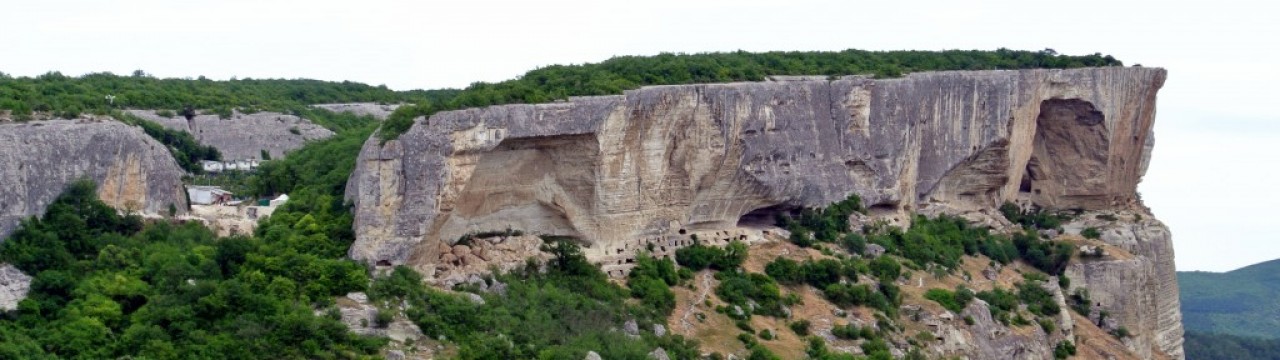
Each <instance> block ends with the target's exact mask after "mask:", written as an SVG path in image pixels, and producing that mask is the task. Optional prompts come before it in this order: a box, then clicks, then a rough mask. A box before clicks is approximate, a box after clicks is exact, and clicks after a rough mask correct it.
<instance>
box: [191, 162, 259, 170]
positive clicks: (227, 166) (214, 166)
mask: <svg viewBox="0 0 1280 360" xmlns="http://www.w3.org/2000/svg"><path fill="white" fill-rule="evenodd" d="M258 164H259V162H258V159H244V160H234V161H209V160H204V161H201V162H200V166H201V167H203V168H204V172H207V173H219V172H223V171H231V170H240V171H249V170H253V169H257V168H258Z"/></svg>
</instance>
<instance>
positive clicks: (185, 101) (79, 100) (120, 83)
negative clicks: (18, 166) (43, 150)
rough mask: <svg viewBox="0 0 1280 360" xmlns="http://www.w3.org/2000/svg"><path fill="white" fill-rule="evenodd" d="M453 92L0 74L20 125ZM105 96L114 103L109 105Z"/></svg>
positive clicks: (0, 92)
mask: <svg viewBox="0 0 1280 360" xmlns="http://www.w3.org/2000/svg"><path fill="white" fill-rule="evenodd" d="M455 92H456V91H455V90H414V91H393V90H390V89H387V88H386V87H385V86H377V87H375V86H370V85H365V84H361V83H354V82H349V81H344V82H328V81H319V80H306V79H296V80H284V79H258V80H255V79H239V80H228V81H215V80H210V79H207V78H205V77H203V76H201V77H199V78H197V79H160V78H156V77H153V76H150V75H147V74H146V73H144V72H142V71H141V70H139V71H135V72H134V73H133V74H132V75H129V76H121V75H114V74H111V73H94V74H87V75H83V76H67V75H63V74H62V73H59V72H49V73H46V74H44V75H40V76H36V77H11V76H8V75H4V74H3V73H0V110H8V111H10V112H12V116H13V117H14V118H16V119H18V120H22V119H27V118H30V116H31V115H32V113H33V112H41V113H50V114H53V115H55V116H57V117H63V118H75V117H76V116H79V115H80V114H82V113H93V114H99V115H106V114H109V113H110V111H111V110H113V109H157V110H171V111H174V112H182V111H183V110H188V111H194V110H208V111H210V112H214V113H221V114H230V113H231V109H239V110H241V111H243V112H250V113H251V112H256V111H260V110H266V111H279V112H288V113H296V112H299V111H303V110H304V109H306V107H307V105H311V104H322V103H343V102H379V103H408V102H422V101H438V100H441V99H443V98H447V97H448V96H450V95H452V94H453V93H455ZM108 96H113V97H114V98H112V99H108V98H107V97H108Z"/></svg>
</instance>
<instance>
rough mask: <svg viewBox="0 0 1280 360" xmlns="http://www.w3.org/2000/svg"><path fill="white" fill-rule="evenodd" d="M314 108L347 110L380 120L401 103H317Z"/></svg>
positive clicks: (336, 110)
mask: <svg viewBox="0 0 1280 360" xmlns="http://www.w3.org/2000/svg"><path fill="white" fill-rule="evenodd" d="M311 107H313V108H317V109H325V110H329V111H332V112H338V113H341V112H345V113H351V114H353V115H357V116H372V117H374V118H376V119H378V120H386V119H387V117H389V116H391V113H393V112H395V111H396V109H398V108H400V104H378V103H346V104H315V105H311Z"/></svg>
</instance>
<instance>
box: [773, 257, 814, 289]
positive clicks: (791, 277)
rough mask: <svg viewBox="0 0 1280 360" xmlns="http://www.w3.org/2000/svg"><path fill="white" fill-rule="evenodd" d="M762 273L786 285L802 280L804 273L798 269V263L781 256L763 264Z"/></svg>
mask: <svg viewBox="0 0 1280 360" xmlns="http://www.w3.org/2000/svg"><path fill="white" fill-rule="evenodd" d="M764 273H765V274H768V275H769V276H770V277H772V278H773V279H774V280H777V281H778V282H779V283H783V284H788V285H794V284H799V283H800V282H801V281H803V280H804V273H803V272H802V271H801V269H800V263H799V262H797V261H795V260H791V259H787V258H784V257H781V256H779V257H778V258H776V259H774V260H773V261H771V262H769V264H767V265H765V266H764Z"/></svg>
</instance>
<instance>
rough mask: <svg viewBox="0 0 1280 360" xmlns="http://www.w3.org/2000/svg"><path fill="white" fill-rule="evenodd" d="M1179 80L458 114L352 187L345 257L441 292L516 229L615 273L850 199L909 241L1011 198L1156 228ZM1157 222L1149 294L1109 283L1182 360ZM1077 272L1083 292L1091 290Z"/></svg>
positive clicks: (941, 87) (936, 78)
mask: <svg viewBox="0 0 1280 360" xmlns="http://www.w3.org/2000/svg"><path fill="white" fill-rule="evenodd" d="M1165 76H1166V73H1165V71H1164V70H1163V69H1158V68H1088V69H1072V70H1017V71H957V72H932V73H917V74H911V75H908V76H906V77H903V78H899V79H884V80H877V79H871V78H866V77H856V76H855V77H845V78H840V79H834V80H815V79H812V78H796V79H792V80H794V81H773V82H758V83H731V84H704V85H680V86H654V87H645V88H642V89H638V90H633V91H628V92H626V93H625V94H624V95H620V96H603V97H585V98H572V99H570V100H569V101H567V102H561V103H553V104H539V105H506V106H493V107H488V108H481V109H468V110H460V111H450V112H443V113H439V114H436V115H434V116H432V117H431V118H430V119H419V120H418V121H417V122H416V124H415V125H414V126H413V127H412V128H411V129H410V130H409V131H408V132H406V133H404V134H403V135H401V136H400V137H399V138H398V139H396V140H391V141H387V142H385V143H383V142H381V141H379V140H378V139H377V137H373V138H371V139H370V140H369V141H368V142H366V144H365V146H364V149H363V150H362V152H361V154H360V159H359V163H358V164H357V167H356V171H355V172H354V173H353V174H352V175H351V178H350V181H349V182H348V184H347V185H348V189H347V197H348V199H350V200H351V201H353V202H354V204H355V206H356V210H355V211H356V222H355V226H356V234H357V240H356V243H355V244H354V245H353V246H352V248H351V251H350V256H351V257H352V258H354V259H357V260H361V261H365V262H368V263H369V264H371V265H399V264H408V265H411V266H414V267H415V268H417V269H418V270H419V271H421V272H423V273H424V274H425V275H427V276H428V278H430V277H432V276H433V275H434V274H435V272H436V271H437V269H438V268H439V267H438V265H439V263H440V262H441V260H440V259H442V258H445V257H447V254H445V253H446V252H448V251H449V249H450V247H449V246H448V245H452V244H453V243H454V242H455V241H456V240H457V239H458V238H459V237H460V236H463V235H466V234H468V233H476V232H487V231H502V230H504V229H519V230H524V231H528V232H533V233H540V234H554V235H565V236H573V237H577V238H579V239H582V240H583V242H584V243H585V244H586V247H585V248H584V252H585V253H586V254H587V256H588V257H589V258H591V259H592V260H593V261H595V262H596V263H598V264H600V265H602V267H603V269H604V270H605V271H608V272H610V273H615V271H619V272H620V271H625V270H626V269H628V268H629V267H630V266H631V265H630V260H631V259H632V258H633V257H634V254H635V252H636V250H638V249H644V248H647V247H648V248H651V250H650V251H655V252H657V253H662V252H669V251H671V250H673V249H674V248H675V247H679V246H684V245H687V244H688V243H690V241H689V238H690V237H691V235H694V234H702V236H701V238H702V239H703V240H704V241H707V240H709V239H710V240H712V241H717V240H728V239H736V238H750V237H753V236H758V235H759V234H760V232H761V229H762V227H761V226H760V225H761V224H760V221H761V219H772V215H774V214H777V213H779V212H782V211H788V210H791V209H797V208H801V207H816V206H825V205H827V204H830V203H832V202H835V201H838V200H841V199H844V198H845V197H847V196H848V195H850V194H857V195H858V196H860V197H861V198H862V199H863V203H864V204H866V205H868V206H869V209H870V211H871V215H872V216H873V217H875V218H879V219H884V220H887V221H891V222H893V221H896V222H898V224H899V225H905V223H906V222H907V221H909V216H908V215H909V214H911V213H953V214H967V215H974V216H979V217H982V216H987V217H996V216H999V214H998V211H996V210H995V209H996V208H997V207H998V206H999V205H1000V204H1002V203H1004V202H1008V201H1012V202H1019V203H1034V204H1038V205H1041V206H1045V207H1050V208H1075V209H1084V210H1125V211H1134V212H1140V213H1143V214H1147V218H1148V219H1150V218H1151V217H1150V216H1149V215H1150V214H1149V212H1148V211H1147V210H1146V209H1145V208H1143V207H1142V205H1141V203H1140V202H1139V200H1138V198H1137V192H1136V189H1137V184H1138V182H1139V181H1140V180H1141V178H1142V175H1143V173H1144V171H1145V170H1146V164H1147V161H1148V159H1149V157H1150V151H1151V146H1152V144H1153V139H1152V132H1151V129H1152V123H1153V121H1154V119H1155V99H1156V93H1157V92H1158V91H1159V89H1160V87H1161V86H1163V84H1164V80H1165ZM1153 221H1154V220H1149V221H1148V222H1147V223H1143V224H1142V225H1141V226H1143V227H1144V229H1147V230H1143V231H1131V233H1133V234H1136V235H1134V236H1135V237H1137V238H1140V241H1138V242H1139V243H1145V244H1147V245H1144V246H1136V247H1134V248H1133V250H1131V251H1132V252H1133V254H1134V255H1135V256H1136V257H1138V258H1140V259H1145V260H1143V261H1146V262H1145V263H1143V264H1138V265H1133V266H1136V268H1135V269H1136V270H1134V271H1135V272H1136V273H1141V274H1142V275H1143V276H1145V277H1144V278H1143V279H1144V280H1141V281H1137V280H1135V281H1129V280H1128V279H1121V280H1115V281H1119V283H1116V284H1112V285H1114V286H1110V285H1107V286H1103V285H1098V286H1099V288H1106V289H1108V290H1106V291H1108V292H1109V295H1108V296H1113V297H1114V299H1113V301H1112V304H1115V306H1116V307H1117V309H1118V308H1119V307H1124V308H1125V309H1124V310H1122V311H1121V313H1122V314H1123V317H1124V320H1123V321H1125V322H1126V324H1131V325H1130V326H1129V329H1130V330H1133V331H1134V332H1135V333H1137V332H1140V333H1141V334H1143V335H1141V336H1139V337H1138V340H1134V341H1130V342H1128V343H1126V344H1127V346H1129V347H1130V348H1131V349H1133V350H1135V353H1137V354H1140V355H1142V356H1143V357H1147V358H1150V357H1151V354H1153V353H1163V354H1165V355H1168V356H1172V357H1174V358H1180V357H1181V333H1182V330H1181V324H1180V321H1179V320H1178V316H1177V298H1176V294H1177V291H1176V284H1174V283H1173V282H1172V281H1171V279H1173V276H1174V275H1173V268H1172V250H1171V246H1170V239H1169V236H1168V230H1167V229H1165V228H1164V227H1163V225H1162V224H1159V223H1158V222H1153ZM1159 234H1164V235H1159ZM1158 235H1159V236H1158ZM655 248H656V250H653V249H655ZM1119 265H1123V266H1130V265H1132V264H1130V265H1124V264H1119ZM1119 265H1118V266H1119ZM1082 271H1085V272H1086V273H1082V274H1078V275H1077V274H1073V278H1074V277H1075V276H1081V277H1082V278H1084V279H1085V280H1084V283H1086V284H1088V285H1086V286H1094V285H1093V283H1094V282H1096V281H1095V280H1092V277H1091V275H1089V274H1088V272H1089V271H1091V270H1088V269H1085V270H1082ZM1125 304H1139V305H1132V306H1129V305H1125ZM1140 348H1145V350H1143V349H1140Z"/></svg>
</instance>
